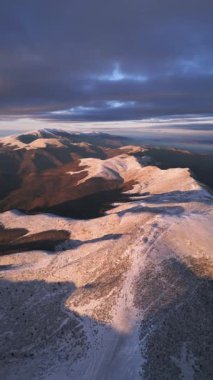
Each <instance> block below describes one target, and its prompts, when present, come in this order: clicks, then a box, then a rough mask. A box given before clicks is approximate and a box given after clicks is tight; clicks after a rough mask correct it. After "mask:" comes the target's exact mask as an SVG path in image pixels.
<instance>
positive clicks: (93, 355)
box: [0, 151, 213, 380]
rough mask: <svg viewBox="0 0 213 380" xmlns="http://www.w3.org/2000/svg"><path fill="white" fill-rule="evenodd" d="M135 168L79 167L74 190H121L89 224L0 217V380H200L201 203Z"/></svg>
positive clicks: (193, 190) (206, 282)
mask: <svg viewBox="0 0 213 380" xmlns="http://www.w3.org/2000/svg"><path fill="white" fill-rule="evenodd" d="M139 161H140V160H139V159H138V158H137V157H134V156H132V155H128V154H126V152H125V154H121V152H120V151H119V154H118V155H117V156H116V155H115V156H114V157H111V158H106V159H105V160H103V159H102V160H101V159H99V158H97V157H94V158H91V157H86V158H81V159H80V161H79V163H78V168H77V170H78V171H80V172H81V168H82V167H83V168H84V169H82V170H84V171H86V175H85V176H84V178H81V179H79V181H82V183H81V184H80V186H81V185H82V186H85V183H87V185H89V184H90V183H91V182H90V181H95V184H96V186H99V182H97V181H96V179H95V178H100V177H103V178H104V180H105V181H106V182H105V183H107V181H112V179H114V178H116V181H117V182H118V180H119V181H120V182H122V183H123V184H126V185H127V184H129V183H131V186H129V188H128V187H127V188H126V189H125V194H123V196H124V195H125V196H127V195H128V201H126V198H122V197H120V198H119V199H118V198H116V199H115V201H114V207H110V208H108V211H105V214H104V216H102V217H101V218H99V217H96V218H92V219H87V220H85V219H83V220H78V219H73V218H65V217H62V216H56V215H53V214H33V215H28V214H25V213H22V212H20V211H17V210H8V211H5V212H3V213H1V214H0V221H1V223H2V227H1V229H0V238H2V236H3V235H4V241H6V240H7V241H6V243H4V244H10V249H11V246H12V247H13V252H12V251H10V252H9V251H8V253H5V252H4V254H3V255H1V256H0V260H1V263H0V269H1V272H0V273H1V308H2V311H1V325H0V326H1V327H0V328H1V346H0V355H1V361H2V365H1V369H0V377H1V378H2V379H5V380H13V379H14V380H22V379H30V380H31V379H32V380H40V379H41V380H68V379H69V380H82V379H83V380H101V379H103V380H130V379H131V380H132V379H136V380H137V379H141V378H142V379H148V380H151V379H162V380H164V379H187V380H188V379H189V380H190V379H211V377H212V370H211V357H212V352H211V350H212V348H211V347H212V345H211V343H212V340H211V327H212V326H211V320H212V303H211V297H212V292H211V291H212V289H211V278H212V274H213V267H212V264H213V262H212V249H211V242H212V225H213V208H212V196H211V195H210V194H209V193H208V192H207V191H206V190H205V189H204V188H202V187H201V185H200V184H198V183H197V182H196V180H195V179H193V178H192V177H191V175H190V171H189V170H188V169H181V168H176V169H168V170H160V169H159V168H157V167H156V166H143V165H140V163H139ZM85 167H86V168H85ZM77 170H76V171H77ZM67 172H68V173H69V174H66V175H67V177H68V178H69V177H72V175H73V172H72V171H71V170H67V171H66V173H67ZM70 172H71V173H70ZM55 181H57V178H55ZM117 182H116V183H117ZM94 207H95V204H94ZM3 228H4V229H3ZM50 231H55V235H57V234H58V233H59V232H60V234H61V233H62V231H64V232H67V233H68V234H66V235H64V236H65V238H64V239H62V238H60V239H61V240H62V241H60V242H59V241H57V240H55V245H54V249H52V248H51V249H49V250H48V249H45V248H43V249H42V248H40V246H39V248H38V246H36V245H33V244H34V243H35V241H38V237H39V236H41V235H39V234H40V233H46V235H42V236H43V237H42V240H41V241H40V244H41V246H42V244H44V243H45V244H47V240H48V239H50V240H52V235H51V238H50V237H48V236H50V235H49V234H50ZM18 234H19V235H18ZM11 236H13V237H11ZM45 236H46V237H45ZM60 236H61V235H60ZM24 239H25V240H24ZM27 239H28V240H27ZM20 242H21V243H20ZM26 242H27V243H26ZM29 242H30V244H31V246H29ZM1 247H2V245H1ZM14 247H18V248H17V249H16V248H14ZM29 247H31V249H30V248H29ZM20 250H21V252H20ZM11 253H13V254H11Z"/></svg>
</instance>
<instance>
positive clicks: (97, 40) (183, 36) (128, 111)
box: [0, 0, 213, 125]
mask: <svg viewBox="0 0 213 380" xmlns="http://www.w3.org/2000/svg"><path fill="white" fill-rule="evenodd" d="M0 5H1V11H0V53H1V59H0V120H1V124H2V123H4V122H5V123H6V124H5V125H7V123H8V122H10V121H14V120H19V121H20V120H23V119H26V120H28V121H29V120H37V121H52V122H54V123H57V122H59V123H67V122H76V121H77V122H106V121H107V122H116V121H130V120H144V119H149V120H150V118H158V119H159V118H162V117H165V116H166V117H169V116H170V115H175V117H183V118H184V117H185V116H186V115H193V118H196V117H197V118H198V119H199V118H200V117H207V118H208V117H209V116H210V115H213V42H212V36H213V22H212V15H213V1H212V0H60V1H56V0H30V1H29V0H22V1H17V0H0ZM2 125H3V124H2Z"/></svg>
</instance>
